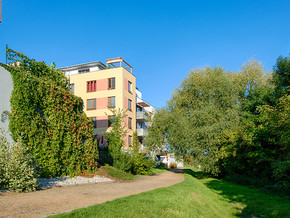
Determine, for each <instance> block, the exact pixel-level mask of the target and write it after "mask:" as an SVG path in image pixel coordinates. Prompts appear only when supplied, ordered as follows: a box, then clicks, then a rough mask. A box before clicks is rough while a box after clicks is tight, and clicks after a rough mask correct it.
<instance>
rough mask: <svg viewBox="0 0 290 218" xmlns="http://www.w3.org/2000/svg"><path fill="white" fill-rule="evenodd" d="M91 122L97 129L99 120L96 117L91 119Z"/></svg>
mask: <svg viewBox="0 0 290 218" xmlns="http://www.w3.org/2000/svg"><path fill="white" fill-rule="evenodd" d="M91 120H92V122H93V124H94V128H97V118H96V117H91Z"/></svg>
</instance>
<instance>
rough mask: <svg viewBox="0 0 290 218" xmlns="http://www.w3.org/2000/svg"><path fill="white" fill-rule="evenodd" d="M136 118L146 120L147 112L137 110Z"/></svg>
mask: <svg viewBox="0 0 290 218" xmlns="http://www.w3.org/2000/svg"><path fill="white" fill-rule="evenodd" d="M136 119H137V120H146V119H147V114H146V113H145V112H144V111H137V113H136Z"/></svg>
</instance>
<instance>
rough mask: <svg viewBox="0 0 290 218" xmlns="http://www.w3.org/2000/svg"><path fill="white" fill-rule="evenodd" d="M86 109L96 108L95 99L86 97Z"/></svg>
mask: <svg viewBox="0 0 290 218" xmlns="http://www.w3.org/2000/svg"><path fill="white" fill-rule="evenodd" d="M87 109H88V110H95V109H96V99H95V98H94V99H88V100H87Z"/></svg>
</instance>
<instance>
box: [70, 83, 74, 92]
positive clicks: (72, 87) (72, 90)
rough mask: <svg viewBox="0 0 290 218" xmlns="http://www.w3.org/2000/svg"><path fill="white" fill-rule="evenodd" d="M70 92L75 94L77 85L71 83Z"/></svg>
mask: <svg viewBox="0 0 290 218" xmlns="http://www.w3.org/2000/svg"><path fill="white" fill-rule="evenodd" d="M70 91H71V93H73V94H74V93H75V84H74V83H71V84H70Z"/></svg>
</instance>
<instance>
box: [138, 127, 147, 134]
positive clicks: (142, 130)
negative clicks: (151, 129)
mask: <svg viewBox="0 0 290 218" xmlns="http://www.w3.org/2000/svg"><path fill="white" fill-rule="evenodd" d="M146 135H147V130H146V129H142V128H140V129H138V128H137V136H146Z"/></svg>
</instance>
